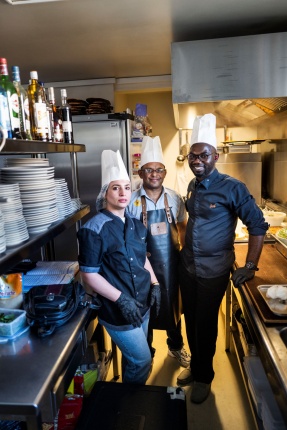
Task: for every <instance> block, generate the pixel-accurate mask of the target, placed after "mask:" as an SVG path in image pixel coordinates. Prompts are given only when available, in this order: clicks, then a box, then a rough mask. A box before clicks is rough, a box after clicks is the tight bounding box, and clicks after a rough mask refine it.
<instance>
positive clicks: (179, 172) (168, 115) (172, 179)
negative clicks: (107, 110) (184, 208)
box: [114, 91, 192, 195]
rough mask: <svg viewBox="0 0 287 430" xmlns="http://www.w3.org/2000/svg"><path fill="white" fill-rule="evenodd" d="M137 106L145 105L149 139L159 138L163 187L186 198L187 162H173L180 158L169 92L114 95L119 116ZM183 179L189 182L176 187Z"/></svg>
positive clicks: (115, 108)
mask: <svg viewBox="0 0 287 430" xmlns="http://www.w3.org/2000/svg"><path fill="white" fill-rule="evenodd" d="M136 103H143V104H146V105H147V108H148V116H149V119H150V122H151V124H152V135H153V136H159V137H160V140H161V144H162V150H163V154H164V160H165V164H166V168H167V176H166V178H165V182H164V185H165V186H167V187H169V188H172V189H176V190H177V191H178V192H180V194H182V195H185V194H186V187H187V182H188V180H189V179H190V177H192V174H191V172H190V171H189V168H188V166H187V164H186V162H184V163H178V162H177V160H176V157H177V155H178V154H179V133H178V130H177V129H176V127H175V123H174V114H173V106H172V93H171V91H159V92H139V93H130V94H127V93H125V94H121V93H118V94H117V93H116V95H115V106H114V111H115V112H121V111H125V110H126V109H127V108H130V109H131V110H132V111H134V110H135V107H136ZM183 175H184V176H186V175H187V176H188V179H187V182H186V183H184V185H183V186H180V187H179V186H178V180H179V182H180V183H182V177H183ZM190 175H191V176H190ZM184 182H185V181H184Z"/></svg>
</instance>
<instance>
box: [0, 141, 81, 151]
mask: <svg viewBox="0 0 287 430" xmlns="http://www.w3.org/2000/svg"><path fill="white" fill-rule="evenodd" d="M85 151H86V147H85V145H80V144H75V143H74V144H68V143H56V142H41V141H40V140H17V139H7V140H6V142H5V145H4V147H3V149H2V151H1V155H16V154H17V155H19V154H23V155H24V154H48V153H52V152H85Z"/></svg>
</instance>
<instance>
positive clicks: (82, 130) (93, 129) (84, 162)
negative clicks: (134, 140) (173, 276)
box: [49, 114, 130, 260]
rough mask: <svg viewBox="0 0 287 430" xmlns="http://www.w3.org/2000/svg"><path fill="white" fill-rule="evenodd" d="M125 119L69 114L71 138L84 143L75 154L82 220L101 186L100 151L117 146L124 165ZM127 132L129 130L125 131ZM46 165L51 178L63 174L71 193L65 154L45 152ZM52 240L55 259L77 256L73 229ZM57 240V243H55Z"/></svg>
mask: <svg viewBox="0 0 287 430" xmlns="http://www.w3.org/2000/svg"><path fill="white" fill-rule="evenodd" d="M128 121H129V120H121V119H109V118H108V115H106V114H104V115H79V116H76V117H74V118H73V133H74V141H75V142H76V143H81V144H83V145H85V146H86V152H82V153H78V154H77V161H78V182H79V194H80V199H81V202H82V203H83V204H88V205H89V206H90V209H91V211H90V213H89V214H88V215H86V217H84V218H83V221H82V224H83V223H85V222H86V221H87V220H88V219H89V218H91V217H92V216H94V215H95V214H96V207H95V202H96V198H97V195H98V194H99V191H100V189H101V153H102V151H103V150H104V149H111V150H113V151H117V150H119V151H120V153H121V155H122V157H123V160H124V163H125V164H126V165H127V164H128V163H127V160H128V156H129V137H127V133H129V131H128V130H129V127H130V125H129V123H128ZM129 136H130V134H129ZM49 160H50V165H53V166H55V178H65V179H66V180H67V182H68V186H69V190H70V194H71V196H72V197H73V188H72V176H71V169H70V168H69V166H70V158H69V154H49ZM63 236H64V235H61V238H60V239H61V241H60V239H59V241H57V238H56V240H55V254H56V259H57V260H62V259H64V260H75V259H77V256H78V251H77V242H76V240H75V234H74V232H73V233H71V231H70V230H68V231H67V232H66V237H63ZM56 241H57V243H56Z"/></svg>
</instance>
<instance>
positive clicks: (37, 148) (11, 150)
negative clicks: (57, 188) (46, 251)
mask: <svg viewBox="0 0 287 430" xmlns="http://www.w3.org/2000/svg"><path fill="white" fill-rule="evenodd" d="M85 150H86V148H85V145H80V144H65V143H56V142H41V141H36V140H33V141H30V140H17V139H7V140H6V142H5V146H4V148H3V149H2V151H1V153H0V156H9V155H41V154H49V153H63V152H67V153H70V156H71V169H72V178H73V193H74V197H76V198H78V197H79V191H78V174H77V170H78V169H77V152H85ZM89 211H90V208H89V206H87V205H86V206H82V207H81V209H80V210H78V211H77V212H75V213H73V214H72V215H71V216H69V217H67V218H64V219H63V220H61V221H59V222H55V223H53V224H52V225H51V226H50V228H49V229H48V230H47V231H45V232H43V233H40V234H31V235H30V238H29V239H28V240H27V241H26V242H25V243H23V244H21V245H19V246H16V247H11V248H7V250H6V252H5V253H4V254H3V255H1V256H0V273H5V271H7V270H8V269H10V268H12V267H13V266H14V265H15V264H17V263H18V262H19V261H21V260H23V259H25V258H28V257H29V255H30V253H33V252H35V251H37V249H39V248H41V247H43V246H45V245H47V244H48V242H51V241H52V240H53V238H55V237H56V236H58V235H59V234H61V233H63V232H64V231H65V230H67V229H68V228H69V227H71V226H72V225H73V224H75V223H78V222H79V221H80V220H81V218H83V217H84V216H85V215H86V214H87V213H89Z"/></svg>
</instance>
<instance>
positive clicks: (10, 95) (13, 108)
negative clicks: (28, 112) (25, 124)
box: [0, 58, 21, 139]
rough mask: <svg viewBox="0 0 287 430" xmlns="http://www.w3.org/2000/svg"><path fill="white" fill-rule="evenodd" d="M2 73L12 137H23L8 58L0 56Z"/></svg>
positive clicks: (0, 73) (0, 72)
mask: <svg viewBox="0 0 287 430" xmlns="http://www.w3.org/2000/svg"><path fill="white" fill-rule="evenodd" d="M0 75H1V83H2V87H4V89H5V90H6V93H7V101H8V108H9V115H10V122H11V129H12V137H13V138H17V139H21V134H20V119H19V103H18V94H17V91H16V88H15V87H14V85H13V83H12V82H11V81H10V79H9V75H8V66H7V60H6V58H0Z"/></svg>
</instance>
